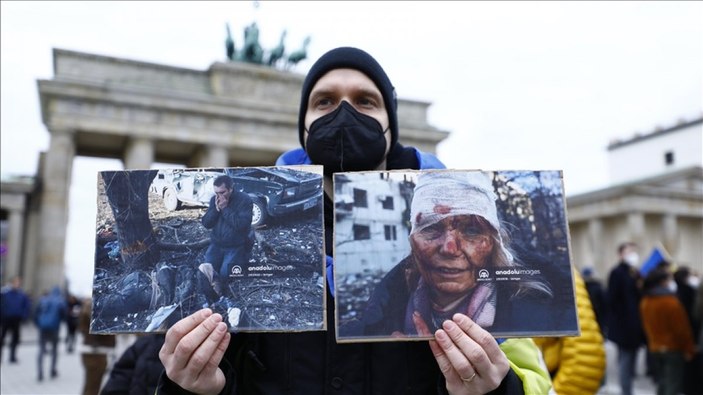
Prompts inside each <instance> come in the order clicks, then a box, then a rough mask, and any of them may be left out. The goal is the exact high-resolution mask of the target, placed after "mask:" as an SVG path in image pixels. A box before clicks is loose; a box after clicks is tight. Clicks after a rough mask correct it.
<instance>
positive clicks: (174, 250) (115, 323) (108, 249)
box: [90, 166, 326, 334]
mask: <svg viewBox="0 0 703 395" xmlns="http://www.w3.org/2000/svg"><path fill="white" fill-rule="evenodd" d="M322 193H323V188H322V167H321V166H291V167H289V166H279V167H247V168H194V169H162V170H129V171H104V172H100V173H99V174H98V213H97V227H96V235H95V275H94V279H93V311H92V319H91V325H90V331H91V333H97V334H101V333H142V332H165V331H166V330H167V329H168V328H169V327H170V326H171V325H173V324H174V323H175V322H177V321H178V320H180V319H181V318H184V317H186V316H188V315H190V314H192V313H193V312H195V311H197V310H199V309H202V308H204V307H208V308H210V309H212V310H213V311H214V312H216V313H220V314H222V316H223V318H224V321H225V322H226V323H227V324H228V326H229V328H230V331H237V332H247V331H249V332H295V331H315V330H324V329H326V325H325V277H324V267H325V259H324V256H325V255H324V244H323V240H324V234H323V222H322V207H323V206H322V205H323V202H322Z"/></svg>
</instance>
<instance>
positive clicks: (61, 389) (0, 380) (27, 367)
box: [0, 325, 656, 395]
mask: <svg viewBox="0 0 703 395" xmlns="http://www.w3.org/2000/svg"><path fill="white" fill-rule="evenodd" d="M63 336H64V333H62V338H63ZM37 339H38V335H37V331H36V329H35V328H34V327H33V326H31V325H25V326H24V327H23V330H22V343H21V344H20V346H19V347H18V350H17V354H18V355H17V358H18V359H19V363H18V364H10V363H8V362H7V358H8V357H9V350H8V349H7V348H6V349H5V350H3V361H2V365H0V394H1V395H20V394H24V395H44V394H46V395H49V394H52V395H79V394H81V392H82V390H83V377H84V373H83V366H82V364H81V361H80V353H79V352H80V351H78V352H74V353H72V354H68V353H67V352H66V347H65V344H63V343H62V344H60V347H59V358H58V365H59V368H58V370H59V377H57V378H55V379H51V378H49V377H48V375H49V374H48V372H49V369H48V366H49V360H48V358H47V357H45V361H44V369H45V371H44V375H45V378H44V381H43V382H38V381H37V363H36V360H37V354H38V346H37ZM131 339H132V338H131V337H127V336H125V337H124V338H120V339H119V340H118V347H117V349H118V352H121V350H124V349H125V348H126V347H127V346H128V345H129V344H130V341H131ZM8 340H9V339H6V341H8ZM77 342H78V343H80V335H79V338H78V339H77ZM606 351H607V354H608V373H607V377H606V384H605V386H603V388H601V390H600V391H599V392H598V394H599V395H616V394H619V393H620V388H619V387H618V382H617V370H616V368H617V365H616V363H615V362H616V360H615V347H614V346H613V344H612V343H607V344H606ZM637 372H638V376H637V378H636V379H635V394H636V395H654V394H655V393H656V391H655V388H654V386H653V385H652V383H651V381H650V380H649V379H648V378H646V377H644V376H643V373H644V352H641V353H640V360H639V361H638V368H637Z"/></svg>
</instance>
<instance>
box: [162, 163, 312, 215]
mask: <svg viewBox="0 0 703 395" xmlns="http://www.w3.org/2000/svg"><path fill="white" fill-rule="evenodd" d="M223 174H227V175H229V176H230V177H231V178H232V179H233V181H234V188H235V189H236V190H238V191H242V192H245V193H247V194H249V196H251V199H252V201H253V203H254V205H253V208H252V225H253V226H261V225H263V224H264V223H265V222H266V220H267V219H268V218H269V217H276V216H281V215H285V214H290V213H294V212H302V211H305V210H308V209H311V208H313V207H316V206H317V205H318V204H319V203H320V202H321V199H322V176H321V175H319V174H315V173H310V172H303V171H296V170H293V169H289V168H285V167H249V168H198V169H165V170H159V172H158V173H157V175H156V177H155V178H154V180H153V181H152V183H151V187H150V191H151V193H154V194H157V195H159V196H160V197H161V198H162V201H163V204H164V207H165V208H166V209H167V210H169V211H175V210H179V209H181V208H183V206H184V205H190V206H199V207H207V206H208V205H209V204H210V199H211V198H212V196H214V195H215V192H214V190H213V182H214V180H215V178H217V177H218V176H221V175H223Z"/></svg>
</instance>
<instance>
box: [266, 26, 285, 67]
mask: <svg viewBox="0 0 703 395" xmlns="http://www.w3.org/2000/svg"><path fill="white" fill-rule="evenodd" d="M285 39H286V31H285V30H283V32H282V33H281V40H280V41H279V42H278V45H277V46H276V47H275V48H273V49H272V50H271V52H270V53H269V60H268V65H269V66H271V67H276V63H278V61H279V60H280V59H281V58H283V53H284V52H285V48H286V47H285V45H284V44H283V40H285Z"/></svg>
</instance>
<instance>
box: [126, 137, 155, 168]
mask: <svg viewBox="0 0 703 395" xmlns="http://www.w3.org/2000/svg"><path fill="white" fill-rule="evenodd" d="M123 162H124V168H125V170H128V169H139V170H149V169H150V168H151V164H152V163H154V142H153V141H152V140H150V139H147V138H143V137H135V138H131V139H130V140H129V141H128V142H127V147H126V148H125V152H124V159H123Z"/></svg>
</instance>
